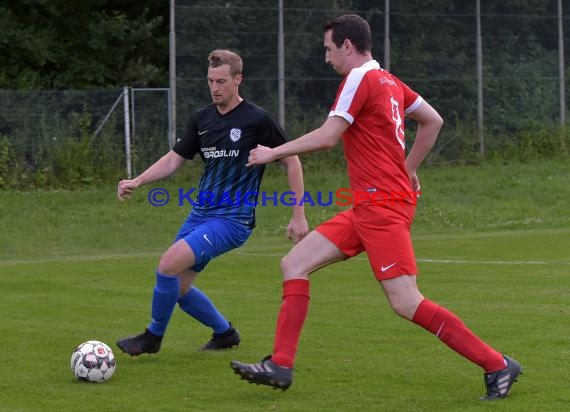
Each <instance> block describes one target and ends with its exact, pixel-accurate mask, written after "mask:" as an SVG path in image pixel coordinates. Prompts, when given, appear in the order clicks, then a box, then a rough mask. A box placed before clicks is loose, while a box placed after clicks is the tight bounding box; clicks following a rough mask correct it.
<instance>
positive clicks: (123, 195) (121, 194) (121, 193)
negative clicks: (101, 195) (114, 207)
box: [117, 180, 138, 201]
mask: <svg viewBox="0 0 570 412" xmlns="http://www.w3.org/2000/svg"><path fill="white" fill-rule="evenodd" d="M137 187H138V186H137V184H136V183H135V181H134V180H121V181H120V182H119V184H118V185H117V197H118V198H119V200H120V201H123V200H125V199H130V198H131V195H132V194H133V192H134V191H135V189H136V188H137Z"/></svg>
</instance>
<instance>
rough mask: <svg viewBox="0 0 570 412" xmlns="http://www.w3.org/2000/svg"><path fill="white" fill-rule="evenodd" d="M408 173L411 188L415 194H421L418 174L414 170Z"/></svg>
mask: <svg viewBox="0 0 570 412" xmlns="http://www.w3.org/2000/svg"><path fill="white" fill-rule="evenodd" d="M408 175H409V176H410V183H411V184H412V190H413V191H414V192H415V194H416V196H417V197H419V196H420V194H421V190H420V189H421V186H420V179H418V175H417V174H416V173H415V172H408Z"/></svg>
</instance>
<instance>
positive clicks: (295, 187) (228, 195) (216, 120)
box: [117, 50, 309, 356]
mask: <svg viewBox="0 0 570 412" xmlns="http://www.w3.org/2000/svg"><path fill="white" fill-rule="evenodd" d="M208 62H209V66H208V75H207V78H208V85H209V88H210V94H211V97H212V102H213V103H212V104H210V105H208V106H206V107H204V108H202V109H200V110H198V111H197V112H196V113H194V115H193V116H192V117H191V119H190V121H189V122H188V125H187V126H186V130H185V132H184V135H183V136H182V138H180V139H178V141H177V142H176V144H175V145H174V147H173V148H172V150H170V151H169V152H168V153H167V154H166V155H165V156H163V157H162V158H161V159H159V160H158V161H157V162H156V163H154V164H153V165H152V166H150V167H149V168H148V169H147V170H145V171H144V172H143V173H142V174H141V175H140V176H138V177H136V178H135V179H132V180H121V181H120V182H119V185H118V193H117V194H118V197H119V199H121V200H124V199H126V198H130V196H131V195H132V193H133V191H134V190H135V189H136V188H138V187H139V186H142V185H144V184H148V183H151V182H155V181H158V180H161V179H164V178H166V177H168V176H170V175H172V174H173V173H174V172H176V171H177V170H178V169H179V168H180V167H181V166H182V165H183V164H184V163H185V162H186V160H191V159H193V158H194V156H195V155H196V154H199V155H200V157H201V158H202V160H203V162H204V170H203V173H202V176H201V178H200V183H199V187H198V196H197V199H196V202H195V203H196V204H195V205H194V207H193V209H192V211H191V212H190V214H189V216H188V218H187V219H186V221H185V222H184V224H183V225H182V227H181V228H180V231H179V232H178V234H177V236H176V238H175V241H174V243H173V244H172V246H170V248H169V249H168V250H167V251H166V252H165V253H164V254H163V255H162V257H161V258H160V261H159V263H158V267H157V269H156V285H155V287H154V292H153V297H152V320H151V322H150V324H149V325H148V327H147V328H146V329H145V331H144V332H143V333H141V334H139V335H137V336H133V337H128V338H124V339H120V340H119V341H118V342H117V346H118V347H119V348H120V349H121V350H122V351H123V352H126V353H128V354H129V355H132V356H138V355H140V354H143V353H156V352H158V351H159V350H160V346H161V343H162V339H163V336H164V334H165V332H166V328H167V326H168V322H169V320H170V317H171V315H172V312H173V311H174V307H175V306H176V304H177V303H178V305H179V306H180V308H181V309H182V310H184V311H185V312H186V313H188V314H189V315H190V316H192V317H193V318H195V319H196V320H198V321H199V322H201V323H202V324H204V325H206V326H208V327H210V328H212V330H213V334H212V339H210V340H209V341H208V342H207V343H206V344H205V345H204V346H202V348H201V349H202V350H221V349H227V348H231V347H233V346H237V345H239V343H240V335H239V333H238V331H237V330H236V329H235V328H234V327H233V326H232V325H231V323H230V322H228V321H227V320H226V318H225V317H224V316H223V315H222V314H221V313H220V312H219V311H218V309H217V308H216V307H215V306H214V304H213V303H212V301H211V300H210V299H209V298H208V297H207V296H206V295H205V294H204V293H203V292H202V291H201V290H199V289H198V288H197V287H196V286H194V285H193V283H194V280H195V279H196V277H197V276H198V274H199V273H200V272H201V271H202V270H203V269H204V268H205V267H206V265H207V264H208V262H209V261H210V260H211V259H213V258H215V257H216V256H219V255H221V254H223V253H225V252H228V251H230V250H232V249H234V248H237V247H240V246H241V245H243V244H244V243H245V241H246V240H247V239H248V238H249V236H250V234H251V232H252V230H253V228H254V227H255V203H256V202H257V193H258V192H259V187H260V184H261V179H262V177H263V172H264V167H262V166H259V167H246V166H245V165H246V163H247V158H248V156H249V151H250V150H252V149H253V148H255V147H256V146H257V145H258V144H260V145H264V146H269V147H276V146H279V145H281V144H283V143H285V142H286V141H287V135H286V133H285V132H284V131H283V129H282V128H281V127H280V126H279V124H277V123H276V122H275V121H274V120H273V119H272V118H271V117H270V116H269V114H268V113H267V112H266V111H265V110H263V109H261V108H260V107H258V106H256V105H255V104H253V103H251V102H249V101H247V100H244V99H243V98H242V97H240V95H239V86H240V83H241V81H242V68H243V63H242V59H241V57H240V56H239V55H238V54H236V53H234V52H231V51H229V50H214V51H213V52H212V53H210V55H209V57H208ZM280 162H281V164H282V165H283V166H284V168H285V170H286V173H287V178H288V182H289V187H290V189H291V190H292V191H293V192H295V194H296V197H297V198H301V197H302V194H303V192H304V186H303V172H302V168H301V163H300V161H299V158H298V157H297V156H291V157H288V158H285V159H282V160H281V161H280ZM245 194H248V195H249V197H247V198H245ZM308 231H309V228H308V224H307V220H306V219H305V212H304V208H303V206H293V207H292V218H291V221H290V222H289V225H288V227H287V234H288V237H289V238H290V239H291V240H293V241H294V242H295V243H297V242H298V241H300V240H301V239H302V238H303V237H304V236H306V235H307V233H308Z"/></svg>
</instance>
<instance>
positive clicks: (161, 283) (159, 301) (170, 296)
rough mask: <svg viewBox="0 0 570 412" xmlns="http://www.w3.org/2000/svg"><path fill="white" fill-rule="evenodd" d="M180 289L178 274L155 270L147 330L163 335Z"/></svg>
mask: <svg viewBox="0 0 570 412" xmlns="http://www.w3.org/2000/svg"><path fill="white" fill-rule="evenodd" d="M179 290H180V280H179V279H178V276H171V275H165V274H162V273H160V272H159V271H156V285H155V286H154V292H153V295H152V321H151V322H150V324H149V325H148V330H150V331H151V332H152V333H153V334H155V335H158V336H163V335H164V333H165V332H166V327H167V326H168V322H169V321H170V317H171V316H172V312H173V311H174V306H176V299H178V293H179Z"/></svg>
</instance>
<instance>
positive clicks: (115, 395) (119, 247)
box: [0, 164, 570, 412]
mask: <svg viewBox="0 0 570 412" xmlns="http://www.w3.org/2000/svg"><path fill="white" fill-rule="evenodd" d="M497 167H500V168H501V170H502V173H504V174H505V175H506V176H510V178H512V179H513V181H517V182H519V183H518V184H519V186H518V189H517V190H515V191H513V190H512V187H511V186H506V187H505V188H504V190H505V191H506V192H508V194H506V193H505V192H503V191H502V190H501V189H500V187H499V185H498V184H496V181H495V180H491V179H489V180H486V179H485V178H484V177H485V176H493V175H495V176H496V175H499V173H498V172H497V169H493V167H488V169H486V168H482V169H471V168H466V169H460V168H455V169H442V170H437V169H430V170H426V172H425V175H426V176H425V179H424V180H423V186H424V192H425V197H424V198H423V199H422V202H423V203H422V204H420V206H419V207H418V216H417V223H416V226H415V230H414V241H415V246H416V255H417V258H418V261H419V268H420V271H421V275H420V277H419V278H418V282H419V285H420V289H421V290H422V292H423V293H424V294H425V295H426V296H427V297H429V298H430V299H432V300H434V301H436V302H438V303H440V304H442V305H444V306H446V307H447V308H449V309H450V310H452V311H454V312H455V313H457V314H458V315H459V316H460V317H461V318H462V319H463V320H464V321H465V322H466V324H467V325H468V326H469V327H470V328H471V329H473V331H475V332H476V333H477V334H478V335H480V336H481V337H482V338H483V339H484V340H486V341H487V342H488V343H490V344H491V345H492V346H494V347H496V348H497V349H498V350H500V351H502V352H504V353H506V354H509V355H511V356H513V357H515V358H516V359H517V360H519V361H520V362H521V363H522V365H523V367H524V374H523V376H522V377H521V378H520V380H519V382H518V383H516V384H515V386H514V387H513V390H512V393H511V396H510V397H509V398H507V399H505V400H502V401H497V402H481V401H479V400H478V399H477V398H478V396H479V395H481V394H483V393H484V385H483V380H482V374H481V371H480V370H479V368H478V367H476V366H474V365H472V364H471V363H469V362H468V361H466V360H465V359H463V358H461V357H460V356H458V355H457V354H455V353H454V352H453V351H451V350H450V349H449V348H447V347H446V346H445V345H443V344H442V343H441V342H439V341H438V340H437V338H435V337H434V336H433V335H431V334H430V333H428V332H426V331H424V330H422V329H421V328H419V327H417V326H416V325H414V324H412V323H410V322H407V321H404V320H402V319H400V318H398V317H397V316H396V315H394V314H393V313H392V311H391V309H390V308H389V306H388V304H387V302H386V299H385V298H384V296H383V293H382V291H381V289H380V287H379V286H378V285H377V283H376V281H375V280H374V278H373V276H372V274H371V271H370V269H369V267H368V263H367V260H366V257H365V256H364V255H363V256H359V257H357V258H354V259H352V260H350V261H348V262H342V263H339V264H336V265H333V266H330V267H327V268H325V269H322V270H321V271H319V272H318V273H317V274H315V275H314V276H313V277H312V286H311V288H312V298H311V306H310V310H309V316H308V319H307V322H306V326H305V328H304V331H303V335H302V337H301V343H300V349H299V353H298V357H297V364H296V370H295V379H294V383H293V386H292V387H291V388H290V389H289V390H288V391H287V392H281V391H274V390H272V389H270V388H268V387H262V386H256V385H249V384H247V383H246V382H245V381H242V380H240V379H239V378H238V377H237V375H234V374H233V372H232V371H231V369H230V367H229V361H230V360H232V359H238V360H241V361H248V362H249V361H251V362H253V361H258V360H260V359H261V358H262V357H263V356H265V355H266V354H268V353H270V352H271V349H272V344H273V333H274V327H275V326H274V325H275V319H276V316H277V311H278V309H279V305H280V295H281V279H280V275H279V272H278V262H279V259H280V257H281V256H282V255H283V254H284V253H286V252H287V250H288V249H289V244H288V243H287V241H285V240H284V239H283V237H284V236H283V232H282V229H283V225H284V224H285V223H286V221H287V213H288V211H287V210H284V209H280V208H267V209H264V210H260V211H259V226H260V227H259V228H258V229H256V232H255V234H254V235H253V236H252V238H251V239H250V241H249V242H248V243H247V244H246V246H244V247H243V248H241V249H239V250H236V251H233V252H231V253H229V254H227V255H225V256H222V257H220V258H218V259H217V260H215V261H213V262H212V263H211V264H210V266H208V268H207V269H206V271H205V272H204V273H203V274H202V276H201V277H200V278H199V280H198V282H197V285H198V286H199V287H200V288H201V289H202V290H204V291H205V292H206V293H207V294H208V295H209V296H210V297H211V298H212V299H213V300H214V302H215V303H216V304H217V306H218V307H219V308H220V310H221V311H222V312H223V313H224V314H225V315H226V316H227V317H228V318H229V319H230V320H231V321H232V322H233V323H234V324H235V326H236V327H237V328H238V329H239V330H240V332H241V334H242V338H243V340H242V344H241V345H240V347H239V349H237V350H230V351H226V352H219V353H202V352H199V351H198V348H199V347H200V346H201V345H202V344H203V343H204V342H205V341H207V340H208V339H209V337H210V331H209V330H207V329H206V328H205V327H203V326H202V325H200V324H198V323H197V322H196V321H194V320H192V319H191V318H189V317H188V316H187V315H186V314H184V313H183V312H182V311H180V310H179V309H176V310H175V313H174V316H173V319H172V321H171V324H170V327H169V330H168V333H167V336H166V337H165V340H164V343H163V347H162V350H161V351H160V353H158V354H156V355H153V356H143V357H139V358H130V357H128V356H126V355H124V354H122V353H120V351H119V350H118V349H116V350H115V354H116V356H117V370H116V373H115V376H113V378H112V379H111V381H109V382H107V383H104V384H98V385H97V384H85V383H80V382H78V381H76V380H75V378H74V377H73V374H72V372H71V370H70V368H69V359H70V356H71V352H72V350H73V348H74V347H75V346H76V345H77V344H79V343H80V342H82V341H84V340H88V339H97V340H102V341H104V342H106V343H108V344H109V345H111V346H112V347H113V348H114V349H115V348H116V347H115V345H114V342H115V341H116V340H117V338H119V337H122V336H125V335H129V334H133V333H138V332H140V331H141V330H142V329H143V328H144V327H145V326H146V324H147V323H148V320H149V314H150V299H151V294H152V287H153V285H154V274H153V268H154V266H155V265H156V262H157V260H158V258H159V256H160V254H161V252H162V251H163V250H164V248H165V247H166V245H168V243H169V242H170V239H171V237H172V236H173V235H174V233H175V232H176V230H177V228H178V225H179V223H180V222H181V220H182V219H183V218H184V216H185V215H186V213H187V210H179V209H181V208H175V207H173V208H170V209H167V208H165V209H160V208H152V207H150V206H149V205H148V204H147V203H145V200H146V199H145V198H144V192H141V194H140V195H138V197H137V198H135V199H133V202H131V203H129V204H118V203H117V202H116V201H115V200H114V198H113V188H107V189H101V190H95V191H90V192H75V193H71V192H48V193H7V192H3V193H1V194H0V202H1V203H0V205H1V208H0V210H2V215H1V216H0V223H1V224H2V228H3V230H2V235H0V247H1V249H0V313H1V314H2V321H1V322H0V336H1V338H0V342H1V343H2V355H3V356H2V362H0V411H53V410H59V411H62V412H64V411H76V410H84V411H91V410H93V411H95V410H104V411H114V410H117V411H119V410H120V411H125V410H128V411H156V410H158V411H178V410H189V411H303V412H304V411H466V410H467V411H479V410H494V411H561V410H568V409H570V386H569V383H570V381H569V380H568V378H567V369H568V364H569V363H570V362H569V361H570V346H569V342H568V319H569V318H570V305H569V299H570V280H569V278H568V273H569V271H570V256H569V254H568V246H569V245H570V224H569V223H568V216H567V212H565V210H567V202H568V198H569V197H568V189H565V188H566V185H565V184H564V183H567V181H568V179H569V176H570V173H569V172H568V166H566V165H563V164H558V165H556V164H555V165H553V164H550V165H544V166H541V165H535V166H534V167H533V168H532V169H531V170H529V171H528V173H525V171H524V169H525V168H527V167H522V166H521V167H519V166H513V167H510V168H509V167H507V168H504V166H497ZM531 172H532V173H531ZM541 174H544V176H543V177H544V180H541V182H543V183H544V184H542V185H541V186H540V187H541V188H542V189H543V190H545V191H546V192H547V193H546V194H544V195H542V196H538V195H537V196H535V195H533V194H532V193H533V191H534V192H536V188H537V185H536V183H537V181H535V179H539V177H540V176H541ZM506 176H502V177H501V179H505V180H509V177H506ZM537 176H538V177H537ZM546 176H552V178H551V179H548V178H547V177H546ZM307 177H308V179H307V189H308V190H311V189H312V188H311V185H315V186H316V187H333V186H334V185H335V184H339V183H338V181H331V180H330V178H329V177H327V176H324V175H323V176H319V175H315V176H314V177H311V176H307ZM319 178H321V179H322V181H318V179H319ZM313 179H315V180H313ZM338 179H342V177H339V178H338ZM499 180H500V179H499ZM454 182H455V183H454ZM521 182H522V183H521ZM268 183H269V184H270V185H272V184H274V185H275V187H279V185H280V184H281V180H280V179H278V178H275V180H274V178H273V176H272V175H270V176H269V179H268ZM435 183H438V184H435ZM170 184H171V185H174V183H172V182H171V183H170ZM450 186H451V188H450ZM428 188H429V190H428ZM454 188H455V189H456V190H457V192H456V191H455V190H454ZM461 188H468V189H469V188H471V189H473V190H475V192H476V193H472V192H470V191H469V190H471V189H469V190H468V189H465V190H464V191H463V193H460V192H461V190H462V189H461ZM276 190H279V189H276ZM564 190H565V191H564ZM550 191H557V192H556V193H557V195H556V196H555V195H554V194H550ZM492 199H495V200H496V202H495V203H493V201H492ZM564 204H566V208H564ZM308 212H309V218H310V220H311V223H312V225H314V224H315V223H317V222H318V221H320V220H322V218H325V217H326V216H328V215H329V214H332V213H334V210H322V209H311V210H309V211H308ZM428 216H431V218H430V219H428V218H427V217H428ZM438 216H439V220H438ZM445 219H447V222H448V223H445ZM284 222H285V223H284Z"/></svg>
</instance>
